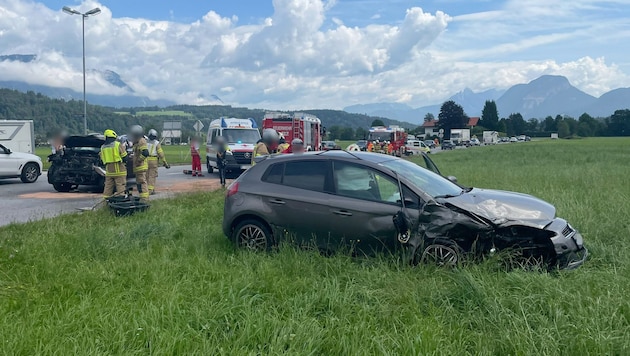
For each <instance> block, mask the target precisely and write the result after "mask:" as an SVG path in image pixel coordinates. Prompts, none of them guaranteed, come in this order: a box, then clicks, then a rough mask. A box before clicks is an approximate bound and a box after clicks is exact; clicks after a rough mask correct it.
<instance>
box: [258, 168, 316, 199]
mask: <svg viewBox="0 0 630 356" xmlns="http://www.w3.org/2000/svg"><path fill="white" fill-rule="evenodd" d="M327 174H328V164H327V163H326V161H296V162H286V163H277V164H274V165H272V166H270V167H269V168H268V169H267V172H265V174H264V175H263V177H262V180H263V182H267V183H273V184H282V185H286V186H290V187H294V188H300V189H307V190H313V191H317V192H323V191H324V190H325V189H324V187H325V185H326V176H327Z"/></svg>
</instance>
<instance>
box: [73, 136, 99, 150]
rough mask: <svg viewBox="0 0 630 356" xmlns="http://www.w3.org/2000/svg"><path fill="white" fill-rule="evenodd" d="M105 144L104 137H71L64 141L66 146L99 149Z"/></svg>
mask: <svg viewBox="0 0 630 356" xmlns="http://www.w3.org/2000/svg"><path fill="white" fill-rule="evenodd" d="M104 143H105V139H104V138H103V137H102V136H70V137H66V139H65V140H64V141H63V144H64V146H66V147H68V148H71V147H98V148H100V147H101V146H102V145H103V144H104Z"/></svg>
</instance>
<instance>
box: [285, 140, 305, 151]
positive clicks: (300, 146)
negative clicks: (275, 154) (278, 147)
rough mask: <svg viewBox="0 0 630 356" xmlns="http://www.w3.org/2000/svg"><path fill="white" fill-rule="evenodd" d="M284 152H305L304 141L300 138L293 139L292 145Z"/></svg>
mask: <svg viewBox="0 0 630 356" xmlns="http://www.w3.org/2000/svg"><path fill="white" fill-rule="evenodd" d="M282 153H298V154H299V153H304V141H302V140H300V139H299V138H296V139H293V141H291V145H290V146H289V147H288V148H287V149H286V150H284V151H282Z"/></svg>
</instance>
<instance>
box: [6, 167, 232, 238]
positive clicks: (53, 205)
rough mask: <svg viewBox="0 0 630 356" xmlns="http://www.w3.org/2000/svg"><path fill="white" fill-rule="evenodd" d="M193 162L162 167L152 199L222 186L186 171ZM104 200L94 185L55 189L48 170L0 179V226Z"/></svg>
mask: <svg viewBox="0 0 630 356" xmlns="http://www.w3.org/2000/svg"><path fill="white" fill-rule="evenodd" d="M184 169H190V166H173V167H172V168H171V169H169V170H167V169H165V168H162V167H160V168H159V171H158V180H157V185H156V193H157V194H155V195H153V196H151V199H160V198H167V197H172V196H174V195H175V194H177V193H184V192H195V191H209V190H216V189H218V188H219V187H220V185H219V177H218V175H217V174H216V173H215V174H208V173H207V172H205V173H204V177H192V176H190V175H186V174H184V173H183V170H184ZM101 202H102V195H101V194H100V193H96V192H94V188H93V187H87V186H86V187H84V186H80V187H79V189H78V190H77V191H72V192H69V193H59V192H56V191H55V190H54V189H53V187H52V185H50V184H48V180H47V177H46V172H44V173H42V175H41V176H40V177H39V179H38V180H37V182H35V183H31V184H26V183H22V182H21V181H20V180H19V179H0V226H4V225H8V224H10V223H22V222H28V221H34V220H40V219H43V218H49V217H53V216H57V215H60V214H66V213H72V212H77V211H82V210H91V209H93V208H94V207H96V206H98V205H99V204H100V203H101Z"/></svg>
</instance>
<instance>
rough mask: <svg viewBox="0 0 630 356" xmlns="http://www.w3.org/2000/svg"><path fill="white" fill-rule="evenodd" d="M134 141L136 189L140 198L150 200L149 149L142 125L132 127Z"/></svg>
mask: <svg viewBox="0 0 630 356" xmlns="http://www.w3.org/2000/svg"><path fill="white" fill-rule="evenodd" d="M131 138H132V139H133V173H135V175H136V187H137V188H138V196H139V197H140V200H142V201H145V202H146V201H148V200H149V187H148V185H147V171H148V170H149V160H148V159H147V158H148V157H149V148H148V147H147V140H145V139H144V129H143V128H142V126H140V125H134V126H132V127H131Z"/></svg>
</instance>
